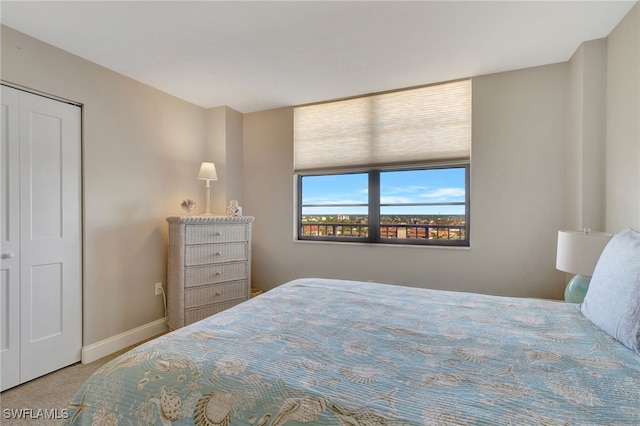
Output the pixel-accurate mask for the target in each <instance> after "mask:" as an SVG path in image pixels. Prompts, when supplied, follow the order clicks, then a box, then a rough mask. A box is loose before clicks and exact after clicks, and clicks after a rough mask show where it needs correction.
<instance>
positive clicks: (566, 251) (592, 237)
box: [556, 229, 611, 303]
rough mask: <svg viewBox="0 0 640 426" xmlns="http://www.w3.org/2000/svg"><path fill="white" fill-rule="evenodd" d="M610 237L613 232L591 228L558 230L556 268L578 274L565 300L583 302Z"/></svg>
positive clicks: (568, 288)
mask: <svg viewBox="0 0 640 426" xmlns="http://www.w3.org/2000/svg"><path fill="white" fill-rule="evenodd" d="M610 239H611V234H605V233H604V232H591V230H590V229H585V230H583V231H558V253H557V257H556V269H559V270H560V271H564V272H568V273H570V274H576V275H575V276H574V277H573V278H571V280H570V281H569V283H568V284H567V287H566V288H565V290H564V300H565V302H569V303H582V301H583V300H584V296H585V295H586V294H587V290H588V289H589V282H590V281H591V276H592V275H593V270H594V269H595V267H596V263H598V259H599V258H600V254H601V253H602V250H604V247H605V246H606V245H607V243H608V242H609V240H610Z"/></svg>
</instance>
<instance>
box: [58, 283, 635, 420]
mask: <svg viewBox="0 0 640 426" xmlns="http://www.w3.org/2000/svg"><path fill="white" fill-rule="evenodd" d="M66 422H67V423H68V424H98V425H102V424H104V425H111V424H119V425H130V424H135V425H146V424H157V425H160V424H164V425H168V424H171V423H174V424H196V425H255V426H265V425H266V426H278V425H284V424H287V425H299V424H316V425H343V426H346V425H502V424H514V425H591V424H607V425H640V356H639V355H637V354H635V353H634V352H632V351H631V350H629V349H627V348H626V347H624V346H623V345H621V344H619V343H618V342H616V341H615V340H613V339H612V338H611V337H609V336H608V335H606V334H605V333H603V332H601V331H600V330H598V329H597V328H596V327H595V326H593V324H592V323H591V322H589V321H588V320H587V319H585V318H584V317H583V316H582V314H581V313H580V312H579V311H578V309H576V306H575V305H571V304H564V303H556V302H551V301H544V300H536V299H517V298H505V297H496V296H486V295H478V294H470V293H455V292H445V291H437V290H425V289H416V288H408V287H400V286H391V285H384V284H373V283H361V282H353V281H336V280H325V279H303V280H296V281H292V282H290V283H287V284H285V285H282V286H280V287H278V288H276V289H274V290H271V291H269V292H267V293H265V294H263V295H261V296H258V297H256V298H254V299H251V300H249V301H247V302H245V303H243V304H241V305H238V306H236V307H234V308H232V309H229V310H227V311H224V312H222V313H220V314H217V315H214V316H212V317H210V318H207V319H205V320H203V321H200V322H198V323H195V324H192V325H190V326H187V327H184V328H181V329H179V330H176V331H174V332H171V333H169V334H166V335H164V336H162V337H160V338H158V339H155V340H152V341H150V342H148V343H145V344H143V345H141V346H139V347H137V348H135V349H133V350H131V351H130V352H128V353H126V354H124V355H122V356H120V357H118V358H116V359H114V360H113V361H111V362H109V363H108V364H106V365H104V366H103V367H102V368H100V369H99V370H98V371H97V372H96V373H95V374H94V375H93V376H92V377H91V378H89V380H87V382H86V383H85V384H84V385H83V386H82V388H81V389H80V390H79V391H78V393H77V394H76V396H75V397H74V398H73V401H72V402H71V406H70V409H69V419H67V421H66Z"/></svg>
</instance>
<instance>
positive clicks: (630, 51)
mask: <svg viewBox="0 0 640 426" xmlns="http://www.w3.org/2000/svg"><path fill="white" fill-rule="evenodd" d="M606 164H607V169H606V227H607V231H609V232H618V231H620V230H621V229H623V228H625V227H627V226H630V227H633V228H635V229H640V5H638V4H636V5H635V6H634V7H633V9H631V11H630V12H629V13H628V14H627V16H626V17H625V18H624V19H623V20H622V21H621V22H620V24H618V26H617V27H616V28H615V29H614V30H613V31H612V32H611V34H610V35H609V37H608V38H607V139H606Z"/></svg>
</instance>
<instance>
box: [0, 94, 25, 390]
mask: <svg viewBox="0 0 640 426" xmlns="http://www.w3.org/2000/svg"><path fill="white" fill-rule="evenodd" d="M18 93H19V92H18V91H17V90H14V89H9V88H7V87H4V86H3V87H2V94H1V99H2V127H0V129H1V130H0V131H1V133H2V148H1V150H0V173H1V174H0V364H2V371H0V385H1V389H2V390H4V389H7V388H10V387H13V386H15V385H18V384H20V257H19V255H20V193H19V188H18V182H19V173H20V167H19V165H20V146H19V144H18V143H11V144H10V143H9V141H10V140H11V141H18V140H19V134H20V133H19V123H20V119H19V113H20V111H19V95H18Z"/></svg>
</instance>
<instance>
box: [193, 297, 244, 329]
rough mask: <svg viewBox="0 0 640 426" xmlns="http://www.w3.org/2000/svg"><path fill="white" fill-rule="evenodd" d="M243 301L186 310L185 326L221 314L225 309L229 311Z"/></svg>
mask: <svg viewBox="0 0 640 426" xmlns="http://www.w3.org/2000/svg"><path fill="white" fill-rule="evenodd" d="M244 301H245V299H236V300H230V301H228V302H222V303H216V304H214V305H208V306H202V307H200V308H193V309H187V310H185V311H184V322H185V324H191V323H193V322H196V321H200V320H201V319H204V318H207V317H210V316H211V315H213V314H217V313H218V312H222V311H224V310H225V309H229V308H231V307H233V306H235V305H239V304H240V303H242V302H244Z"/></svg>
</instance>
